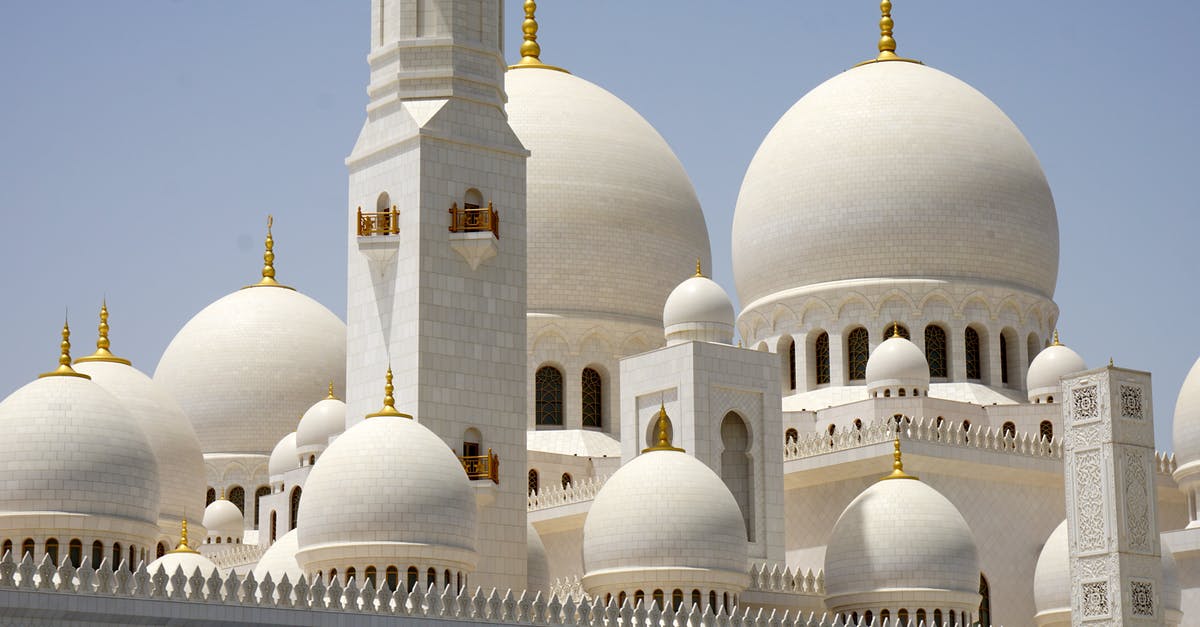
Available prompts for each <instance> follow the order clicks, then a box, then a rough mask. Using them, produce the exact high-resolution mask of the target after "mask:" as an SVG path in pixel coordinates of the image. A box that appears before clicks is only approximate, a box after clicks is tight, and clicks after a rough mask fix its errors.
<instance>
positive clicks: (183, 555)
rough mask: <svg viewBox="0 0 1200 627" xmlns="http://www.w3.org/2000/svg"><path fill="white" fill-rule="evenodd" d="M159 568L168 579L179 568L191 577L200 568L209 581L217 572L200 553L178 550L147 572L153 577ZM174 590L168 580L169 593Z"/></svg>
mask: <svg viewBox="0 0 1200 627" xmlns="http://www.w3.org/2000/svg"><path fill="white" fill-rule="evenodd" d="M159 568H162V569H163V570H164V571H165V572H166V574H167V576H168V577H169V576H171V575H174V574H175V570H176V569H179V568H182V569H183V574H184V576H186V577H191V576H192V574H193V573H195V572H196V569H197V568H199V569H200V575H201V576H202V577H204V578H205V579H208V578H209V577H210V576H212V574H213V573H214V572H216V571H217V565H216V564H214V563H213V562H212V560H210V559H208V558H207V557H205V556H203V555H201V554H200V553H198V552H196V551H180V550H178V549H177V550H174V551H169V552H167V553H166V554H164V555H163V556H162V557H160V558H158V559H156V560H154V561H153V562H150V565H149V566H147V567H146V571H147V572H149V573H150V574H151V575H153V574H154V573H157V572H158V569H159ZM259 581H261V579H260V580H259ZM172 590H174V585H173V584H172V583H171V582H170V581H169V580H168V582H167V592H170V591H172Z"/></svg>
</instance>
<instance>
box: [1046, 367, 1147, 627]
mask: <svg viewBox="0 0 1200 627" xmlns="http://www.w3.org/2000/svg"><path fill="white" fill-rule="evenodd" d="M1062 401H1063V402H1062V408H1063V429H1064V435H1065V438H1066V439H1065V449H1064V453H1063V457H1064V472H1065V473H1066V505H1067V521H1068V525H1067V535H1068V537H1069V539H1070V547H1071V558H1070V563H1071V586H1072V590H1071V624H1072V625H1086V626H1093V625H1096V626H1100V625H1164V624H1165V608H1164V607H1163V606H1162V602H1163V599H1162V594H1163V573H1162V561H1161V559H1162V558H1161V549H1160V548H1159V535H1158V523H1157V512H1156V499H1155V489H1154V417H1153V414H1152V412H1151V402H1150V401H1151V396H1150V375H1149V374H1148V373H1144V372H1137V371H1133V370H1125V369H1123V368H1114V367H1111V366H1110V367H1107V368H1099V369H1095V370H1088V371H1086V372H1083V373H1080V374H1078V375H1075V376H1073V377H1070V378H1067V379H1064V380H1063V383H1062Z"/></svg>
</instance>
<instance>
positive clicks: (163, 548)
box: [154, 542, 167, 559]
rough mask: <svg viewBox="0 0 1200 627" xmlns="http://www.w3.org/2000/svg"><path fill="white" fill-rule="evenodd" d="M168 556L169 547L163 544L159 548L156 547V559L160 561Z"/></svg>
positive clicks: (160, 543)
mask: <svg viewBox="0 0 1200 627" xmlns="http://www.w3.org/2000/svg"><path fill="white" fill-rule="evenodd" d="M166 554H167V545H165V544H163V543H162V542H159V543H158V546H156V547H154V559H158V558H160V557H162V556H164V555H166Z"/></svg>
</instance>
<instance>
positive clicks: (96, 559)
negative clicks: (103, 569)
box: [92, 540, 111, 568]
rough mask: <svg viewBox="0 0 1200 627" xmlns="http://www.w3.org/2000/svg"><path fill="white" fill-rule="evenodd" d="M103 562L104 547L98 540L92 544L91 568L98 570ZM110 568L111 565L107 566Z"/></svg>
mask: <svg viewBox="0 0 1200 627" xmlns="http://www.w3.org/2000/svg"><path fill="white" fill-rule="evenodd" d="M103 561H104V545H103V544H101V542H100V541H99V540H96V541H95V542H93V543H92V568H100V562H103ZM109 566H110V567H111V564H110V565H109Z"/></svg>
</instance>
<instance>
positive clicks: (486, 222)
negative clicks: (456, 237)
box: [450, 202, 500, 239]
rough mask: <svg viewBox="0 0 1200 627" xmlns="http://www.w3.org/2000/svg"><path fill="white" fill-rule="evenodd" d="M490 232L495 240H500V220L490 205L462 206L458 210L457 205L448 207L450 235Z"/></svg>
mask: <svg viewBox="0 0 1200 627" xmlns="http://www.w3.org/2000/svg"><path fill="white" fill-rule="evenodd" d="M487 231H491V232H492V235H493V236H495V238H496V239H500V218H499V217H498V216H497V215H496V210H495V209H494V208H492V203H490V202H489V203H488V206H486V207H472V206H470V205H467V206H464V207H463V208H462V209H459V208H458V203H454V205H452V206H451V207H450V232H451V233H481V232H487Z"/></svg>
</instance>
